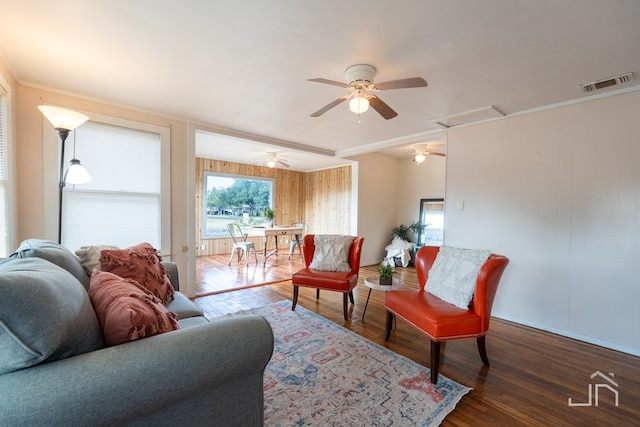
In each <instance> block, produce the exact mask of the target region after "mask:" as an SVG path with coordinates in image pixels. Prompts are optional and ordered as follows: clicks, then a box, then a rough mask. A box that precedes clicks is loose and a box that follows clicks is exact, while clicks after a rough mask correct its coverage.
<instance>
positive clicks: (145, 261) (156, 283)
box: [100, 243, 174, 305]
mask: <svg viewBox="0 0 640 427" xmlns="http://www.w3.org/2000/svg"><path fill="white" fill-rule="evenodd" d="M160 261H162V258H161V257H160V255H158V251H157V250H156V249H155V248H154V247H153V246H151V245H150V244H149V243H140V244H139V245H136V246H131V247H129V248H126V249H103V250H102V251H101V252H100V269H101V270H102V271H108V272H110V273H113V274H116V275H118V276H120V277H123V278H125V279H131V280H135V281H136V282H138V283H140V284H141V285H142V286H144V287H145V288H147V289H149V290H150V291H151V292H152V293H153V294H154V295H155V296H157V297H158V298H160V299H161V300H162V302H163V303H164V304H165V305H166V304H167V302H169V301H171V300H172V299H173V294H174V289H173V286H171V281H170V280H169V276H168V275H167V272H166V270H165V268H164V266H163V265H162V264H161V262H160Z"/></svg>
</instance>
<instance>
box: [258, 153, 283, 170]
mask: <svg viewBox="0 0 640 427" xmlns="http://www.w3.org/2000/svg"><path fill="white" fill-rule="evenodd" d="M261 165H262V166H267V167H270V168H275V167H276V165H280V166H284V167H285V168H288V167H289V163H287V162H285V161H284V160H282V159H279V158H278V153H273V152H269V153H267V159H266V160H265V161H264V162H262V164H261Z"/></svg>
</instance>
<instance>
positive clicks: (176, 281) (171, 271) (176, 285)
mask: <svg viewBox="0 0 640 427" xmlns="http://www.w3.org/2000/svg"><path fill="white" fill-rule="evenodd" d="M162 265H163V266H164V269H165V271H166V272H167V276H169V281H170V282H171V286H173V289H174V290H176V291H179V290H180V277H179V276H178V264H176V263H175V262H173V261H162Z"/></svg>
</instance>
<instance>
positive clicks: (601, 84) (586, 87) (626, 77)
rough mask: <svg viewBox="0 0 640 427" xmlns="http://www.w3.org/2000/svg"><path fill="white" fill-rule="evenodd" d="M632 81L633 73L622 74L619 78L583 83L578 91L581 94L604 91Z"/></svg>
mask: <svg viewBox="0 0 640 427" xmlns="http://www.w3.org/2000/svg"><path fill="white" fill-rule="evenodd" d="M631 80H633V73H627V74H623V75H621V76H616V77H610V78H608V79H604V80H598V81H597V82H591V83H585V84H582V85H580V89H582V91H583V92H593V91H594V90H598V89H604V88H606V87H610V86H615V85H621V84H623V83H627V82H630V81H631Z"/></svg>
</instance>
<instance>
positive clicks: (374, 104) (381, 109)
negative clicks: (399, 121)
mask: <svg viewBox="0 0 640 427" xmlns="http://www.w3.org/2000/svg"><path fill="white" fill-rule="evenodd" d="M369 105H370V106H371V108H373V109H374V110H376V111H377V112H378V114H380V115H381V116H382V117H384V119H385V120H389V119H393V118H394V117H395V116H397V115H398V113H396V112H395V111H393V108H391V107H389V106H388V105H387V104H386V103H385V102H384V101H383V100H382V99H380V98H378V97H377V96H375V95H372V96H370V97H369Z"/></svg>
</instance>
